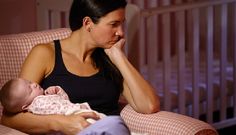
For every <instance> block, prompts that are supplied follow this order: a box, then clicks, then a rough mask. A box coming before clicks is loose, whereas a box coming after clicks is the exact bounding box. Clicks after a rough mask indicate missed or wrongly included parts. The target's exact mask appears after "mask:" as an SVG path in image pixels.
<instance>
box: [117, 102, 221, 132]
mask: <svg viewBox="0 0 236 135" xmlns="http://www.w3.org/2000/svg"><path fill="white" fill-rule="evenodd" d="M121 117H122V118H123V119H124V121H125V123H126V124H127V126H128V127H129V129H130V130H131V131H133V132H138V133H148V134H149V135H200V134H202V135H217V132H216V130H215V129H214V128H213V127H212V126H210V125H209V124H207V123H205V122H203V121H200V120H197V119H194V118H191V117H188V116H184V115H180V114H177V113H172V112H166V111H160V112H158V113H154V114H140V113H137V112H135V111H134V110H133V109H132V108H131V106H130V105H127V106H126V107H125V108H124V109H123V110H122V112H121Z"/></svg>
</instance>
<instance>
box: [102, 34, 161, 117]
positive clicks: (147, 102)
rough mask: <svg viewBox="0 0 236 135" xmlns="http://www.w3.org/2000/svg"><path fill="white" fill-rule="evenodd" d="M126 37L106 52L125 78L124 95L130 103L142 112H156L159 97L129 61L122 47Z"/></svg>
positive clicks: (158, 105)
mask: <svg viewBox="0 0 236 135" xmlns="http://www.w3.org/2000/svg"><path fill="white" fill-rule="evenodd" d="M124 42H125V41H124V39H121V40H120V41H118V42H117V43H116V44H114V45H113V46H112V47H111V48H110V49H105V52H106V54H107V55H108V56H109V58H110V59H111V61H112V62H113V63H114V64H115V65H116V66H117V68H118V69H119V70H120V72H121V74H122V76H123V78H124V90H123V93H122V94H123V96H124V97H125V98H126V100H127V101H128V102H129V104H130V105H131V106H132V107H133V108H134V109H135V110H136V111H137V112H140V113H154V112H157V111H159V110H160V101H159V97H158V96H157V95H156V94H155V91H154V88H153V87H152V86H151V85H150V84H149V83H148V82H147V81H146V80H145V79H144V78H143V77H142V75H141V74H140V73H139V72H138V71H137V70H136V69H135V68H134V66H133V65H132V64H131V63H130V62H129V61H128V59H127V57H126V56H125V54H124V52H123V51H122V48H123V46H124Z"/></svg>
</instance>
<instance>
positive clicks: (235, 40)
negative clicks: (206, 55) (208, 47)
mask: <svg viewBox="0 0 236 135" xmlns="http://www.w3.org/2000/svg"><path fill="white" fill-rule="evenodd" d="M232 11H233V19H232V21H233V22H232V24H233V27H232V28H233V33H232V35H233V36H232V37H233V49H234V51H233V54H234V55H233V57H234V58H233V60H234V61H233V71H234V72H233V74H234V75H233V79H234V80H233V81H234V83H233V84H234V87H233V89H234V102H233V106H234V116H236V107H235V106H236V3H233V9H232Z"/></svg>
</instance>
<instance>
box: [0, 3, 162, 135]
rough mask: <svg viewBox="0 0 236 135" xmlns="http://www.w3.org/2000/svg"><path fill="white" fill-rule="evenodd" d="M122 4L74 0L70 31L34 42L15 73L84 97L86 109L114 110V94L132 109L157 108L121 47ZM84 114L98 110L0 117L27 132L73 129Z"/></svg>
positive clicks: (146, 110)
mask: <svg viewBox="0 0 236 135" xmlns="http://www.w3.org/2000/svg"><path fill="white" fill-rule="evenodd" d="M126 4H127V3H126V1H125V0H74V1H73V3H72V6H71V10H70V20H69V21H70V28H71V30H72V34H71V35H70V37H68V38H66V39H63V40H60V41H59V40H57V41H54V42H52V43H49V44H42V45H37V46H35V47H34V48H33V49H32V50H31V52H30V54H29V55H28V56H27V58H26V60H25V62H24V64H23V66H22V69H21V72H20V77H22V78H24V79H27V80H30V81H32V82H36V83H39V84H40V85H41V86H42V87H43V88H44V89H45V88H47V87H48V86H52V85H59V86H61V87H62V88H63V89H65V90H66V93H67V94H68V96H69V98H70V100H71V101H72V102H74V103H76V102H78V103H81V102H88V103H89V105H90V106H91V108H92V109H94V110H96V111H98V112H101V113H105V114H107V115H116V114H118V99H119V96H120V94H122V95H123V96H124V97H125V98H126V100H127V101H128V103H129V104H130V105H131V106H132V107H133V108H134V110H136V111H137V112H140V113H153V112H157V111H159V106H160V103H159V99H158V97H157V96H156V95H155V92H154V89H153V87H152V86H151V85H150V84H149V83H148V82H147V81H145V80H144V78H143V77H142V76H141V75H140V74H139V73H138V72H137V70H136V69H135V68H134V67H133V66H132V65H131V64H130V62H129V61H128V59H127V58H126V56H125V54H124V52H123V51H122V48H123V46H124V44H125V39H124V32H123V30H122V25H123V24H124V21H125V6H126ZM45 59H46V60H47V61H46V62H45ZM144 101H145V102H144ZM87 118H92V119H98V116H96V114H94V113H81V114H78V115H70V116H61V115H51V116H37V115H33V114H30V113H18V114H15V115H7V114H4V115H3V117H2V122H3V123H4V124H5V125H8V126H10V127H13V128H16V129H19V130H21V131H23V132H27V133H48V132H50V131H61V132H63V133H65V134H76V133H78V132H80V131H81V130H82V129H84V128H85V127H87V126H88V125H89V123H88V122H87V121H86V120H85V119H87Z"/></svg>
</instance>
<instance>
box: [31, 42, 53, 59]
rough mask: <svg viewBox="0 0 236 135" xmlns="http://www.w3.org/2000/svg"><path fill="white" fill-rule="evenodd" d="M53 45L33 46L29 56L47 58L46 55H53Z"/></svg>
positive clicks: (51, 43)
mask: <svg viewBox="0 0 236 135" xmlns="http://www.w3.org/2000/svg"><path fill="white" fill-rule="evenodd" d="M54 50H55V49H54V43H53V42H50V43H44V44H38V45H35V46H34V47H33V48H32V49H31V52H30V53H31V54H35V55H41V56H48V55H54Z"/></svg>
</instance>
